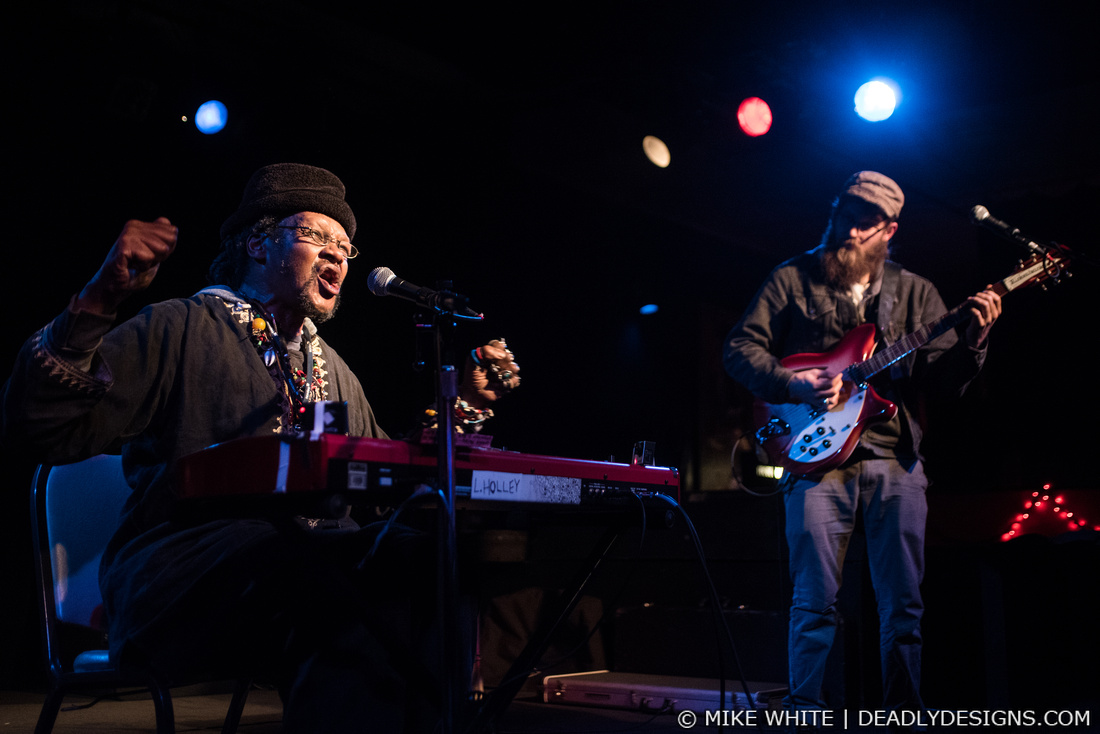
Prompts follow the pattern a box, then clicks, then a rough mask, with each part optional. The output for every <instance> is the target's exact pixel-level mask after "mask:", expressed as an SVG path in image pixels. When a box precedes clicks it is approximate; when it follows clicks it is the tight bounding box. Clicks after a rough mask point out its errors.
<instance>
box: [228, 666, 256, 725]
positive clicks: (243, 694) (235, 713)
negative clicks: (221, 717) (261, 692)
mask: <svg viewBox="0 0 1100 734" xmlns="http://www.w3.org/2000/svg"><path fill="white" fill-rule="evenodd" d="M250 688H252V679H251V678H238V679H237V687H236V688H235V689H233V699H232V700H231V701H230V702H229V711H228V713H226V715H225V723H224V724H222V734H236V732H237V725H238V724H240V723H241V714H242V713H244V704H245V700H246V699H247V698H248V691H249V689H250Z"/></svg>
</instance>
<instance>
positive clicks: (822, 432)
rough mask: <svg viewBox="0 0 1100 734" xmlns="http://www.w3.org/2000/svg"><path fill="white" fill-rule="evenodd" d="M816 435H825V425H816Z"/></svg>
mask: <svg viewBox="0 0 1100 734" xmlns="http://www.w3.org/2000/svg"><path fill="white" fill-rule="evenodd" d="M817 435H819V436H824V435H825V426H818V427H817Z"/></svg>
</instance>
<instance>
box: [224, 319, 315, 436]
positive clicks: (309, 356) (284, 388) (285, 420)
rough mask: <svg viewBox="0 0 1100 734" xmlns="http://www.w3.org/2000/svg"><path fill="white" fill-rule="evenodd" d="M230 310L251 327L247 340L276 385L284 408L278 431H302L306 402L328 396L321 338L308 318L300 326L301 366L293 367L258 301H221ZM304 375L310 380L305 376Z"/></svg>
mask: <svg viewBox="0 0 1100 734" xmlns="http://www.w3.org/2000/svg"><path fill="white" fill-rule="evenodd" d="M224 303H225V305H226V306H227V307H228V308H229V310H230V312H231V313H232V314H233V316H234V317H235V318H236V319H237V321H238V322H239V323H241V324H247V325H248V327H249V329H250V335H249V336H250V339H251V341H252V344H253V346H254V347H255V348H256V350H257V351H258V352H259V354H260V358H261V359H262V360H263V363H264V366H265V367H266V368H267V371H268V373H269V374H270V375H271V377H272V379H273V380H274V381H275V384H276V385H277V386H278V387H279V391H280V395H281V397H282V403H283V411H282V417H281V420H280V425H279V427H278V428H276V429H275V431H276V432H277V433H288V432H294V433H299V432H301V430H302V425H301V420H302V416H303V414H304V413H305V404H306V403H311V402H316V401H322V400H327V399H328V380H327V379H326V378H327V377H328V372H327V371H326V370H325V360H324V358H323V357H322V356H321V340H320V338H319V337H318V336H317V332H316V331H315V330H314V329H313V328H312V326H313V325H312V323H310V322H309V321H308V319H307V321H306V327H305V328H304V329H303V333H302V341H301V351H302V355H303V357H304V369H294V367H293V365H292V364H291V361H290V353H289V350H288V348H287V344H286V341H285V340H284V339H283V338H282V337H281V336H280V335H279V333H278V331H277V330H276V328H275V320H274V319H273V318H271V317H270V315H268V316H267V318H264V316H261V315H258V314H263V313H264V311H263V309H262V308H261V307H259V306H258V305H257V304H253V303H248V302H244V301H224ZM307 375H309V376H310V377H311V379H307V377H306V376H307Z"/></svg>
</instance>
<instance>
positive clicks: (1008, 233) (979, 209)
mask: <svg viewBox="0 0 1100 734" xmlns="http://www.w3.org/2000/svg"><path fill="white" fill-rule="evenodd" d="M970 221H971V222H973V223H974V224H977V225H978V226H981V227H985V228H986V229H988V230H990V231H993V232H996V233H997V234H999V235H1000V236H1002V237H1004V238H1005V239H1008V240H1012V241H1013V242H1015V243H1017V244H1020V245H1023V246H1024V247H1025V248H1027V249H1028V250H1031V251H1032V252H1037V253H1042V252H1046V248H1045V247H1043V246H1042V245H1038V244H1036V243H1034V242H1032V241H1031V240H1029V239H1028V238H1027V237H1025V236H1024V235H1023V234H1021V233H1020V230H1018V229H1016V228H1015V227H1013V226H1012V225H1010V224H1008V223H1006V222H1002V221H1001V220H1000V219H997V218H996V217H994V216H993V215H992V214H990V213H989V210H988V209H986V208H985V207H984V206H982V205H981V204H978V205H977V206H975V207H974V208H973V209H971V210H970Z"/></svg>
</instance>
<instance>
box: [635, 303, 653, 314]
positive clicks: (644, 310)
mask: <svg viewBox="0 0 1100 734" xmlns="http://www.w3.org/2000/svg"><path fill="white" fill-rule="evenodd" d="M638 313H640V314H641V315H642V316H649V315H650V314H651V313H657V304H656V303H647V304H646V305H644V306H642V307H641V308H639V309H638Z"/></svg>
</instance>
